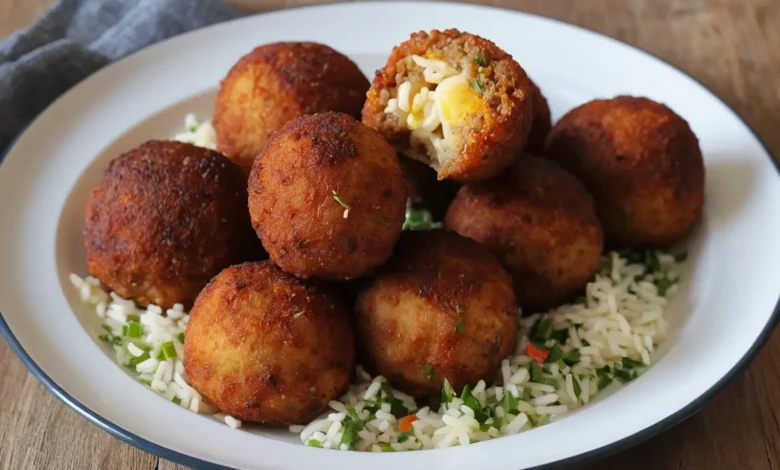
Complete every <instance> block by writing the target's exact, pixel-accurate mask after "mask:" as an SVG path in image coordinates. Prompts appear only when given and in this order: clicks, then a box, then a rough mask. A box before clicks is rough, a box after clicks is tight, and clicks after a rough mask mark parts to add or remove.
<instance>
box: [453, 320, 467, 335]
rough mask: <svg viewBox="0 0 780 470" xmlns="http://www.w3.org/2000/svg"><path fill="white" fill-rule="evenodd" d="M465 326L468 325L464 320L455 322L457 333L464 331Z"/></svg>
mask: <svg viewBox="0 0 780 470" xmlns="http://www.w3.org/2000/svg"><path fill="white" fill-rule="evenodd" d="M465 328H466V325H464V324H463V322H462V321H460V320H458V321H456V322H455V333H463V330H464V329H465Z"/></svg>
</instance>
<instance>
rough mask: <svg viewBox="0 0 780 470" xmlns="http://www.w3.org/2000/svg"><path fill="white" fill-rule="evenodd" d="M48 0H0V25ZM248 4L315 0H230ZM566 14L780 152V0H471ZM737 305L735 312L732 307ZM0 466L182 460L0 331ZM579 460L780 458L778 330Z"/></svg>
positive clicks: (776, 462) (136, 468)
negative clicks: (715, 98)
mask: <svg viewBox="0 0 780 470" xmlns="http://www.w3.org/2000/svg"><path fill="white" fill-rule="evenodd" d="M51 3H52V1H51V0H2V1H1V2H0V37H5V36H7V35H8V34H10V33H11V32H13V31H14V30H16V29H18V28H21V27H23V26H25V25H27V24H28V23H29V22H31V21H33V20H34V19H35V18H36V17H37V15H39V14H40V13H41V12H43V11H44V10H45V9H46V8H47V7H48V6H49V5H50V4H51ZM233 3H234V4H235V5H237V6H240V7H241V8H243V9H245V10H247V11H266V10H272V9H278V8H283V7H287V6H294V5H302V4H313V3H321V2H319V1H316V0H233ZM475 3H483V4H488V5H498V6H503V7H508V8H514V9H518V10H523V11H528V12H533V13H538V14H541V15H545V16H550V17H553V18H559V19H561V20H564V21H567V22H570V23H575V24H578V25H582V26H585V27H587V28H590V29H593V30H596V31H599V32H602V33H605V34H607V35H609V36H613V37H616V38H619V39H621V40H623V41H625V42H628V43H630V44H633V45H636V46H638V47H640V48H642V49H645V50H647V51H650V52H652V53H654V54H656V55H658V56H660V57H662V58H664V59H665V60H667V61H668V62H670V63H672V64H674V65H676V66H677V67H679V68H681V69H682V70H684V71H685V72H687V73H689V74H691V75H693V76H694V77H696V78H697V79H698V80H700V81H701V82H702V83H704V85H706V86H707V87H709V88H710V89H712V90H713V91H715V93H717V94H719V95H720V96H721V97H723V98H724V99H725V100H726V101H727V102H728V103H729V104H730V105H732V106H733V107H734V108H736V110H737V111H738V112H739V113H741V114H742V116H744V117H745V119H746V120H747V121H748V122H749V123H750V125H752V126H753V128H755V129H756V130H757V131H758V133H759V135H760V136H761V137H762V138H763V139H764V141H765V142H766V143H767V144H768V146H769V148H770V150H772V151H773V153H774V154H775V155H780V1H778V0H644V1H643V0H633V1H623V0H587V1H586V0H480V1H478V2H475ZM736 313H737V312H735V314H736ZM0 377H2V379H0V465H2V468H3V469H13V470H20V469H24V470H27V469H57V470H59V469H82V468H105V469H119V468H127V469H132V470H147V469H148V470H152V469H155V470H156V469H160V470H163V469H165V470H172V469H175V468H177V467H178V468H183V467H181V466H177V465H176V464H173V463H171V462H168V461H165V460H163V459H159V458H157V457H155V456H153V455H151V454H148V453H146V452H143V451H140V450H138V449H136V448H135V447H132V446H130V445H127V444H125V443H123V442H121V441H119V440H117V439H115V438H113V437H111V436H109V435H108V434H106V433H104V432H102V431H100V430H99V429H98V428H97V427H95V426H93V425H92V424H89V423H88V422H87V421H86V420H84V419H82V418H80V417H79V416H78V415H77V414H76V413H75V412H74V411H72V410H70V409H69V408H67V407H66V406H65V405H63V404H62V403H60V402H59V401H57V400H56V399H55V398H54V397H53V396H52V395H50V394H49V393H48V392H47V391H46V390H45V389H44V388H43V387H42V386H41V385H40V384H39V383H38V382H37V381H36V380H35V378H33V376H32V375H30V374H29V373H28V372H27V370H26V369H25V367H24V366H23V365H22V364H21V362H19V360H18V359H17V358H16V356H14V354H13V353H12V352H11V351H10V349H9V348H8V346H7V345H6V344H5V342H3V341H0ZM586 468H588V469H616V470H617V469H620V470H622V469H681V470H682V469H685V470H692V469H707V470H709V469H724V470H727V469H728V470H730V469H757V470H766V469H778V470H780V331H777V332H775V333H774V334H773V335H772V337H771V338H770V340H769V343H768V344H767V345H766V346H765V347H764V349H763V350H762V351H761V352H760V353H759V355H758V356H757V357H756V359H755V361H754V362H753V364H752V365H751V366H750V368H749V369H748V370H747V371H746V372H745V373H743V374H741V375H740V376H739V377H737V378H736V379H735V380H734V381H733V382H732V383H731V384H729V385H728V386H727V387H726V388H725V389H724V390H723V391H722V392H720V393H719V394H718V395H717V396H716V397H715V398H714V399H713V400H712V401H711V402H709V403H708V404H707V405H705V406H704V407H703V408H702V409H701V411H699V412H698V413H697V414H696V415H694V416H693V417H691V418H689V419H688V420H686V421H685V422H684V423H682V424H680V425H678V426H676V427H675V428H673V429H671V430H669V431H666V432H665V433H663V434H661V435H659V436H657V437H654V438H652V439H650V440H649V441H647V442H645V443H643V444H640V445H638V446H636V447H634V448H632V449H629V450H627V451H624V452H623V453H621V454H618V455H615V456H612V457H610V458H608V459H606V460H603V461H600V462H595V463H593V464H591V465H589V466H587V467H586Z"/></svg>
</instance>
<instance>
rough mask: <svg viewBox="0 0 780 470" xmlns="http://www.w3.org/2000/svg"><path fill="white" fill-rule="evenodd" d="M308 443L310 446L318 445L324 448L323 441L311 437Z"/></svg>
mask: <svg viewBox="0 0 780 470" xmlns="http://www.w3.org/2000/svg"><path fill="white" fill-rule="evenodd" d="M306 445H307V446H309V447H318V448H320V449H322V442H320V441H318V440H317V439H309V440H308V441H306Z"/></svg>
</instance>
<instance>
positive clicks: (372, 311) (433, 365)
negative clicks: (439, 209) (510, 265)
mask: <svg viewBox="0 0 780 470" xmlns="http://www.w3.org/2000/svg"><path fill="white" fill-rule="evenodd" d="M354 324H355V336H356V338H357V340H358V342H359V346H358V348H359V351H360V353H361V354H362V356H361V359H362V360H363V361H364V363H365V364H366V366H367V367H368V368H369V370H372V371H373V372H375V373H377V374H381V375H383V376H385V377H386V378H387V379H388V381H389V382H390V383H391V384H392V385H393V386H395V387H397V388H398V389H400V390H402V391H404V392H407V393H409V394H411V395H413V396H416V397H425V396H436V395H438V394H440V393H441V389H442V385H443V383H444V379H445V378H446V379H447V380H448V381H449V383H450V384H451V385H452V386H453V388H454V389H455V390H457V391H460V390H461V389H462V388H463V386H464V385H466V384H471V385H474V384H475V383H477V382H478V381H479V380H480V379H486V380H489V379H490V378H492V376H493V374H494V373H495V372H496V370H498V368H499V365H500V364H501V361H502V360H503V359H504V358H505V357H507V356H508V355H509V354H510V353H512V351H513V350H514V346H515V337H516V334H517V305H516V303H515V296H514V293H513V292H512V280H511V279H510V277H509V275H508V274H507V273H506V271H504V269H503V268H502V267H501V265H500V264H499V262H498V260H497V259H496V258H495V257H494V256H493V255H491V254H490V253H489V252H488V251H487V250H486V249H484V248H482V247H481V246H479V245H478V244H477V243H475V242H474V241H473V240H469V239H467V238H463V237H461V236H459V235H458V234H456V233H453V232H449V231H445V230H429V231H420V232H404V234H403V235H402V236H401V239H400V240H399V242H398V246H397V247H396V250H395V254H394V255H393V258H391V260H390V262H389V263H388V264H386V265H385V266H383V267H382V268H381V269H380V270H379V272H378V273H377V275H376V276H375V277H374V278H373V279H372V280H371V281H370V282H369V284H368V285H367V287H366V288H365V289H364V290H363V291H362V292H361V293H360V295H359V296H358V301H357V305H356V307H355V318H354Z"/></svg>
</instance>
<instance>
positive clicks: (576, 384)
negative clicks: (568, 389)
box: [571, 376, 582, 398]
mask: <svg viewBox="0 0 780 470" xmlns="http://www.w3.org/2000/svg"><path fill="white" fill-rule="evenodd" d="M571 382H572V385H573V387H574V396H575V397H577V398H579V397H580V396H581V395H582V388H581V387H580V381H579V379H577V377H576V376H572V378H571Z"/></svg>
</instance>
